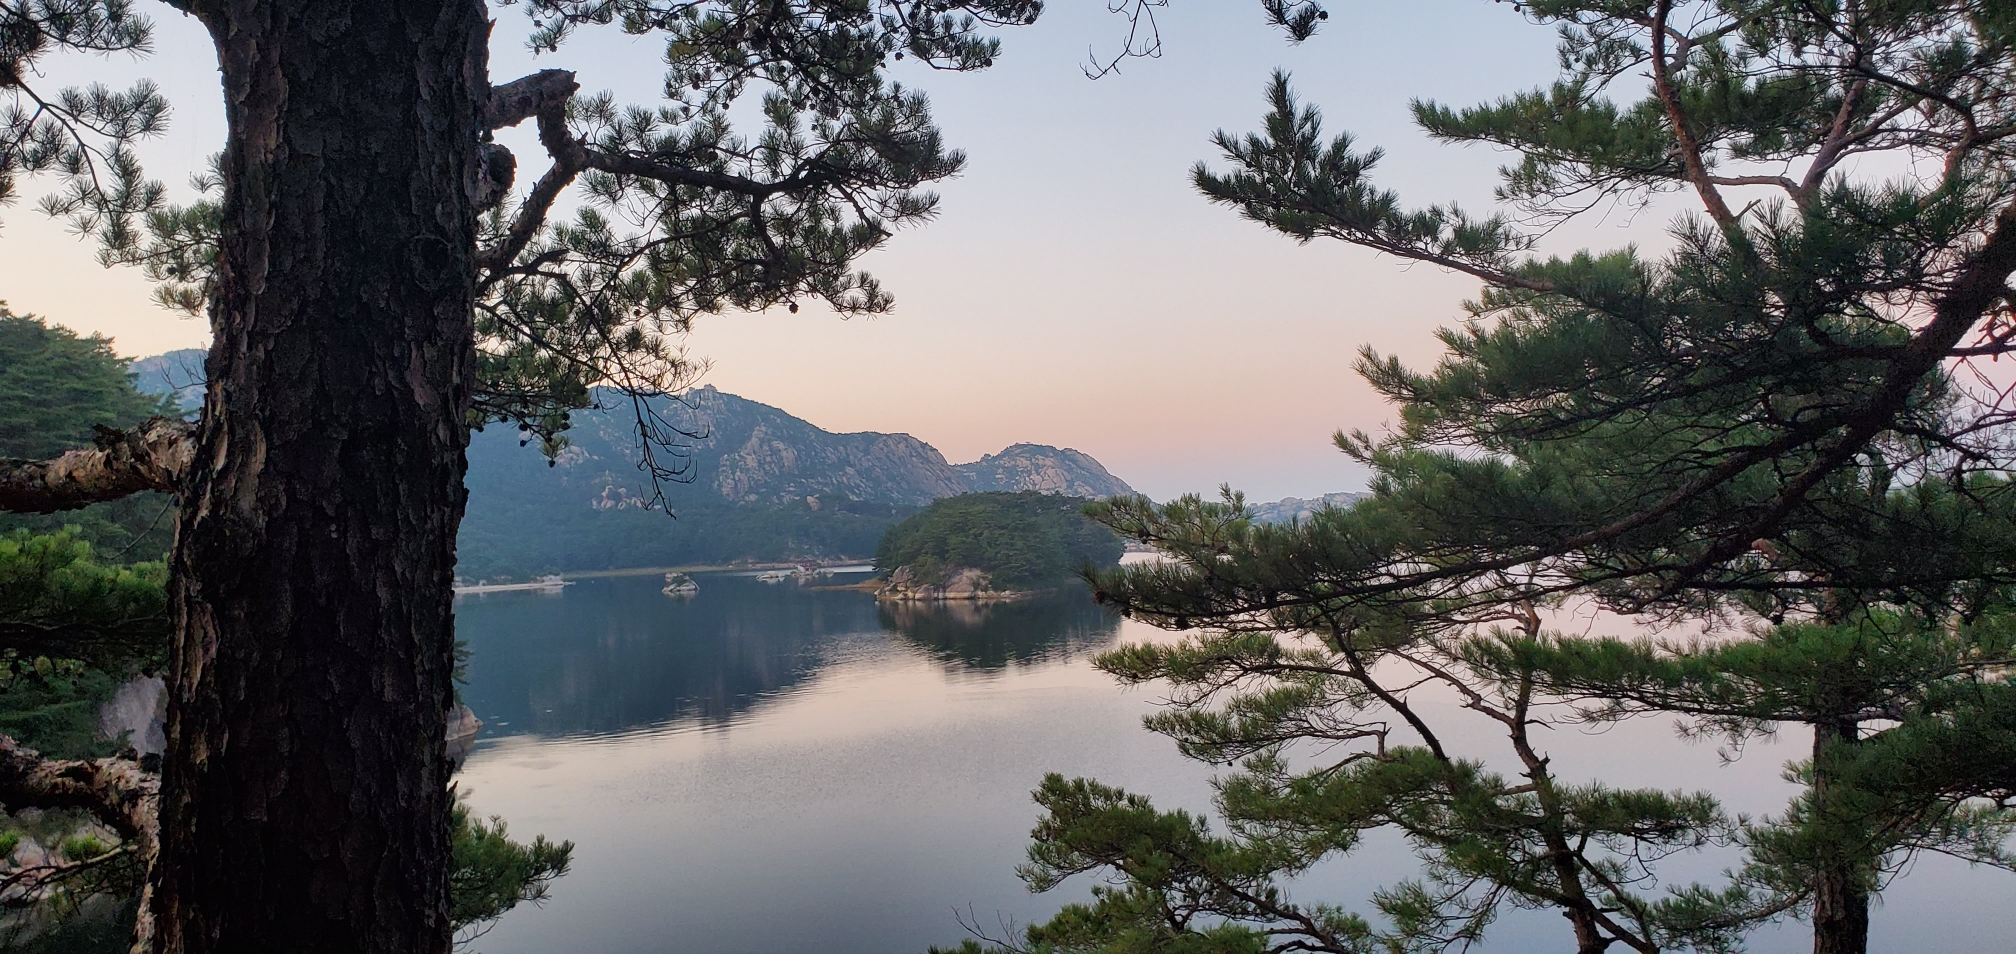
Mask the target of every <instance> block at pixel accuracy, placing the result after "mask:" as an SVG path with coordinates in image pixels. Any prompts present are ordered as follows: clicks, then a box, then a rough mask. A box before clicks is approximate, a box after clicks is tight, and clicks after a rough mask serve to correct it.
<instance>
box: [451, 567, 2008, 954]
mask: <svg viewBox="0 0 2016 954" xmlns="http://www.w3.org/2000/svg"><path fill="white" fill-rule="evenodd" d="M699 580H700V585H701V592H700V595H699V596H697V597H695V598H694V599H692V600H690V601H675V600H671V599H667V598H665V597H664V596H662V595H660V594H659V593H658V587H659V586H660V585H662V584H661V583H659V582H657V581H656V580H655V579H654V578H633V579H615V580H590V581H585V582H583V583H581V584H578V585H576V586H573V587H569V588H568V592H567V594H566V595H565V596H563V597H559V598H551V597H547V598H541V597H539V596H538V595H536V594H497V595H495V596H491V597H488V598H485V599H482V600H469V599H465V600H463V601H462V602H461V603H460V604H458V607H457V612H458V614H459V616H460V618H461V624H460V625H461V627H462V633H463V635H464V636H465V637H466V638H468V639H469V641H470V644H471V645H472V647H473V648H474V649H475V653H476V654H475V658H474V660H473V662H472V665H471V672H470V683H469V685H468V686H466V687H465V688H464V695H465V698H466V699H467V701H468V702H469V704H470V705H471V707H473V708H474V709H475V710H476V712H477V714H478V715H479V716H481V717H482V718H483V719H484V720H485V721H486V722H489V723H491V724H490V726H489V727H488V728H486V729H485V730H484V733H483V739H484V741H483V742H482V743H481V744H480V746H479V748H478V749H477V751H476V753H475V754H474V755H473V756H471V758H470V760H469V763H468V766H467V767H466V768H465V769H464V770H463V772H462V774H461V776H460V785H461V788H462V789H463V790H464V791H469V792H472V793H473V802H474V804H475V806H476V807H477V808H478V810H479V811H481V812H484V813H496V814H499V815H502V816H504V817H505V818H506V819H508V820H509V821H510V822H511V825H512V830H513V831H514V832H517V833H519V834H521V835H528V836H529V835H530V834H532V833H535V832H539V833H544V834H546V835H548V836H550V837H554V838H568V839H572V840H573V841H574V842H575V843H576V845H577V848H576V853H575V864H574V871H573V873H572V874H569V875H568V876H567V877H566V878H563V879H562V880H561V881H560V882H559V883H558V884H557V885H556V886H555V897H554V899H553V900H552V901H550V902H549V903H548V904H547V905H546V906H545V907H544V908H543V909H531V908H529V907H528V908H526V909H524V910H521V911H518V912H514V913H513V914H512V915H510V916H509V917H507V918H506V919H505V920H504V922H503V923H502V924H501V925H499V926H498V927H497V929H496V930H495V931H493V932H492V933H491V934H489V935H488V936H486V937H484V938H483V939H482V940H481V941H479V942H477V944H476V948H477V949H479V950H481V951H485V952H488V954H519V952H528V954H529V952H540V954H546V952H552V951H561V950H580V951H587V952H594V954H631V952H636V954H643V952H661V951H680V952H694V954H734V952H762V954H769V952H786V951H821V952H837V954H857V952H858V954H870V952H878V954H921V952H922V951H923V950H924V949H925V947H926V946H928V945H931V944H941V945H942V944H951V943H956V942H957V941H958V940H959V939H960V938H961V937H963V936H964V934H963V932H962V930H961V929H960V927H959V924H958V921H957V920H956V919H955V912H957V913H959V914H960V915H965V914H966V912H968V911H969V910H970V912H971V915H970V917H971V918H973V919H976V920H977V921H978V923H979V924H980V926H981V927H983V929H998V926H999V925H1000V924H1001V923H1002V922H1003V921H1004V920H1007V921H1013V922H1019V923H1027V922H1028V921H1031V920H1034V919H1038V918H1041V917H1044V916H1046V915H1047V914H1048V913H1050V912H1052V911H1054V910H1056V908H1057V906H1058V905H1059V904H1061V903H1063V902H1065V901H1067V900H1073V899H1076V898H1079V897H1082V896H1083V895H1084V892H1085V891H1086V887H1087V886H1086V884H1082V883H1081V884H1074V885H1070V886H1067V888H1066V889H1064V890H1060V891H1058V892H1054V893H1052V894H1050V895H1043V896H1032V895H1030V894H1028V892H1027V891H1026V889H1024V888H1023V886H1022V885H1021V883H1020V882H1018V881H1016V880H1015V878H1014V876H1013V873H1012V869H1013V867H1014V865H1015V864H1017V863H1019V862H1020V861H1021V860H1022V859H1023V852H1024V850H1025V849H1026V847H1027V837H1028V831H1029V829H1030V827H1031V826H1032V825H1033V824H1034V823H1035V819H1036V810H1035V806H1034V805H1033V803H1031V802H1030V800H1029V797H1028V792H1029V790H1030V789H1031V788H1033V787H1034V786H1035V784H1036V783H1037V781H1038V780H1040V778H1041V777H1042V774H1043V773H1044V772H1046V771H1057V772H1062V773H1065V774H1067V775H1089V776H1093V777H1097V778H1099V779H1101V780H1103V781H1107V782H1110V783H1114V784H1119V785H1122V786H1124V787H1127V788H1130V789H1133V790H1136V791H1141V792H1145V793H1148V794H1151V795H1153V796H1154V797H1155V798H1156V800H1157V802H1158V804H1162V805H1164V806H1166V807H1175V806H1184V807H1189V808H1192V809H1205V808H1208V806H1209V799H1210V789H1209V786H1208V777H1209V774H1210V773H1209V770H1208V769H1207V768H1206V767H1204V766H1200V765H1197V764H1195V763H1191V762H1187V761H1185V760H1183V759H1182V758H1180V757H1179V756H1177V755H1176V753H1175V751H1174V746H1173V745H1172V744H1170V743H1169V742H1168V741H1167V740H1164V739H1161V738H1159V737H1156V736H1153V735H1150V734H1148V733H1147V732H1146V731H1144V730H1143V729H1141V728H1140V724H1139V720H1140V717H1141V715H1143V714H1144V713H1146V712H1148V711H1150V710H1151V708H1152V703H1153V701H1154V699H1155V698H1156V696H1155V693H1153V692H1152V691H1147V690H1131V691H1130V690H1121V689H1118V688H1116V687H1115V686H1114V685H1113V683H1112V681H1111V680H1110V679H1108V678H1107V677H1106V676H1104V675H1102V674H1100V673H1098V672H1096V671H1094V670H1092V669H1091V667H1090V666H1089V665H1088V664H1087V663H1086V661H1085V658H1084V657H1085V655H1086V653H1087V652H1088V651H1089V650H1091V649H1094V648H1096V647H1098V646H1101V645H1104V644H1106V643H1107V642H1109V641H1110V640H1111V639H1112V638H1113V637H1114V635H1115V634H1116V633H1118V634H1119V635H1121V636H1124V637H1125V638H1128V639H1139V638H1146V637H1150V636H1152V635H1154V633H1153V631H1151V630H1147V629H1145V628H1142V627H1139V626H1137V625H1136V624H1132V623H1128V624H1121V625H1119V626H1116V624H1115V623H1114V622H1113V621H1112V620H1111V619H1110V618H1108V617H1106V616H1105V615H1104V614H1103V613H1102V612H1101V611H1099V610H1097V609H1096V608H1094V607H1091V606H1090V605H1089V604H1088V603H1086V602H1084V601H1083V600H1082V599H1080V600H1076V601H1073V600H1056V601H1048V602H1044V603H1022V604H1004V605H1002V606H996V607H991V608H986V609H983V610H982V611H980V612H978V613H973V612H971V611H972V610H973V609H975V608H972V607H963V608H957V609H953V610H950V611H946V612H933V611H932V610H931V609H928V608H925V609H919V608H911V607H905V608H895V609H890V610H878V609H877V607H876V606H875V604H874V601H873V600H872V599H871V598H870V597H869V596H868V595H867V594H865V593H861V592H858V591H830V590H829V591H816V590H809V589H801V588H798V587H796V586H792V585H788V584H786V585H765V584H762V583H758V582H755V581H754V580H750V579H747V578H730V577H725V576H702V577H700V578H699ZM966 615H971V616H972V617H973V618H971V619H967V618H964V617H965V616H966ZM1431 707H1432V708H1434V709H1435V710H1437V712H1436V716H1435V717H1436V718H1445V719H1449V720H1452V721H1461V720H1463V719H1464V718H1465V714H1464V713H1462V712H1460V710H1457V709H1456V708H1455V706H1454V705H1453V704H1451V703H1448V702H1446V701H1444V702H1436V703H1431ZM500 723H509V724H500ZM1471 724H1473V725H1474V726H1475V728H1474V730H1473V731H1472V732H1470V733H1468V734H1463V735H1459V736H1457V737H1455V740H1454V742H1453V744H1454V746H1455V747H1457V748H1458V749H1461V750H1467V751H1465V752H1464V754H1470V755H1475V756H1480V757H1489V756H1491V755H1493V754H1495V751H1496V748H1497V747H1498V746H1499V743H1498V740H1497V738H1496V737H1495V736H1494V735H1493V734H1492V733H1491V731H1490V727H1489V726H1487V725H1485V724H1483V723H1481V722H1476V721H1473V722H1472V723H1471ZM1797 734H1798V733H1793V732H1788V733H1787V740H1786V744H1785V745H1783V746H1775V747H1774V746H1757V747H1754V748H1753V749H1752V750H1751V751H1750V752H1749V753H1748V754H1747V755H1746V756H1745V757H1744V758H1743V759H1742V760H1741V761H1739V762H1738V763H1736V764H1735V765H1732V766H1728V767H1723V766H1721V765H1720V764H1719V762H1718V760H1717V757H1716V753H1715V749H1714V746H1713V745H1685V744H1681V743H1679V742H1676V741H1674V740H1673V738H1672V734H1671V731H1670V728H1669V726H1668V725H1667V724H1665V723H1663V722H1659V721H1657V720H1645V721H1641V722H1639V723H1635V724H1631V725H1626V726H1622V727H1618V728H1615V729H1612V730H1611V731H1609V732H1607V733H1604V734H1602V735H1595V736H1587V737H1585V736H1584V734H1583V733H1582V732H1581V730H1578V729H1574V728H1565V727H1564V728H1561V729H1558V730H1555V732H1554V735H1555V736H1557V737H1559V742H1557V743H1556V744H1554V745H1553V746H1552V748H1553V749H1554V755H1555V766H1556V768H1557V769H1558V770H1559V771H1560V772H1561V774H1562V777H1563V778H1565V779H1582V778H1588V777H1591V776H1595V775H1601V776H1602V777H1603V778H1604V779H1605V780H1606V781H1608V782H1610V783H1611V784H1614V785H1652V786H1658V787H1661V788H1700V787H1710V788H1712V789H1713V790H1714V791H1715V792H1716V793H1717V794H1718V795H1720V796H1721V797H1723V799H1724V800H1725V802H1726V803H1727V804H1729V806H1730V807H1731V808H1732V809H1735V810H1739V811H1746V812H1751V813H1753V814H1755V813H1763V812H1769V811H1775V810H1778V809H1779V808H1780V807H1781V806H1782V805H1783V801H1784V798H1785V797H1786V795H1787V794H1788V793H1789V792H1790V791H1791V788H1790V786H1788V785H1786V784H1785V783H1783V782H1782V781H1780V780H1779V779H1778V777H1777V776H1778V771H1779V763H1780V762H1781V761H1782V760H1783V758H1785V757H1786V753H1788V752H1789V751H1791V750H1793V749H1796V748H1798V747H1800V746H1803V745H1804V744H1805V740H1804V739H1803V738H1793V736H1794V735H1797ZM1732 860H1733V856H1730V855H1727V854H1722V855H1714V856H1702V857H1695V858H1689V859H1684V860H1683V862H1682V863H1679V864H1673V865H1670V866H1669V867H1667V868H1666V869H1662V870H1665V871H1666V872H1667V873H1668V874H1669V875H1670V876H1672V877H1676V878H1696V877H1700V878H1712V877H1713V876H1714V875H1715V873H1716V872H1717V871H1718V870H1719V869H1720V868H1722V867H1724V866H1726V865H1727V864H1729V863H1731V861H1732ZM1410 867H1411V866H1410V865H1409V863H1408V861H1407V856H1406V853H1405V849H1404V846H1402V845H1401V844H1400V843H1399V841H1398V839H1397V838H1394V837H1391V836H1389V835H1381V836H1378V837H1374V838H1372V839H1370V840H1369V841H1368V843H1367V844H1366V845H1365V846H1364V847H1362V848H1361V849H1360V850H1359V851H1358V852H1356V853H1354V854H1353V855H1351V856H1349V857H1348V858H1345V859H1340V860H1337V861H1333V862H1330V863H1327V864H1325V865H1324V866H1322V867H1321V868H1319V869H1318V870H1317V871H1315V872H1312V873H1311V874H1310V875H1308V876H1307V877H1305V878H1304V879H1302V882H1301V883H1300V884H1298V885H1297V886H1296V894H1297V895H1298V896H1301V897H1305V898H1310V899H1315V898H1321V899H1326V900H1332V901H1338V902H1343V903H1346V904H1347V905H1355V904H1357V903H1359V902H1361V901H1362V899H1363V898H1364V897H1365V895H1366V894H1367V893H1368V892H1369V891H1370V890H1371V889H1372V888H1374V887H1376V886H1378V885H1380V884H1384V883H1389V882H1391V881H1395V880H1398V879H1399V878H1401V877H1404V876H1405V875H1406V873H1407V872H1408V871H1409V870H1410ZM2012 887H2016V878H2012V877H2011V876H2009V875H2006V874H1999V873H1995V872H1971V873H1970V872H1967V871H1966V870H1965V869H1964V867H1963V866H1961V865H1959V864H1957V863H1953V862H1950V861H1946V860H1944V859H1927V860H1924V861H1921V862H1919V863H1918V864H1917V865H1916V866H1915V868H1914V869H1913V870H1912V871H1911V872H1910V877H1909V878H1907V879H1906V880H1904V881H1902V882H1900V883H1899V884H1898V885H1897V886H1896V887H1895V888H1894V889H1893V890H1892V891H1890V892H1889V893H1888V894H1887V895H1886V896H1885V898H1884V901H1883V904H1882V905H1881V906H1880V907H1879V908H1878V909H1877V910H1876V912H1875V943H1874V945H1873V949H1874V950H1876V951H1879V952H1882V951H1905V950H1912V951H1918V950H1924V951H1942V952H1953V954H1968V952H1981V954H1986V952H1990V951H1996V952H2000V951H2006V950H2007V949H2008V947H2009V945H2008V942H2007V940H2006V938H2007V936H2008V934H2009V933H2010V931H2009V928H2010V927H2011V926H2012V925H2016V920H2012V919H2011V917H2010V916H2009V915H2008V914H2007V901H2008V897H2009V893H2010V889H2011V888H2012ZM1963 913H1964V914H1965V915H1966V916H1965V917H1956V916H1954V915H1956V914H1963ZM995 933H999V932H998V930H996V931H995ZM1806 937H1807V935H1805V933H1804V932H1803V925H1797V924H1794V925H1788V926H1786V927H1784V928H1781V929H1776V930H1773V931H1770V932H1766V933H1762V934H1759V935H1758V936H1757V937H1756V939H1755V942H1754V943H1753V945H1752V950H1753V951H1756V952H1759V954H1791V952H1795V951H1803V950H1807V949H1810V944H1811V942H1810V940H1807V939H1806ZM1907 939H1908V941H1907ZM1567 945H1568V939H1567V935H1566V928H1565V924H1564V923H1563V922H1562V921H1561V919H1560V918H1559V916H1558V915H1554V914H1551V913H1547V912H1510V913H1508V915H1507V916H1506V917H1505V919H1504V920H1503V921H1501V923H1500V924H1499V925H1498V926H1497V927H1496V928H1494V930H1493V933H1492V937H1491V941H1490V943H1487V944H1486V946H1485V948H1484V950H1486V951H1510V952H1527V951H1533V952H1541V951H1555V950H1565V949H1566V947H1567Z"/></svg>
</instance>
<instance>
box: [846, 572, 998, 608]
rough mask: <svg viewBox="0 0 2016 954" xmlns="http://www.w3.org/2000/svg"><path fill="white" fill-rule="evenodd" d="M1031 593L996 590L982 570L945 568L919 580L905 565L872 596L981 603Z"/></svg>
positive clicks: (877, 597)
mask: <svg viewBox="0 0 2016 954" xmlns="http://www.w3.org/2000/svg"><path fill="white" fill-rule="evenodd" d="M1033 595H1034V594H1033V593H1027V592H1021V591H1017V590H997V589H995V588H994V587H993V584H992V583H991V582H990V581H989V580H988V578H987V574H986V572H984V571H982V570H976V569H974V568H972V567H970V566H956V567H951V568H948V569H947V570H946V571H945V574H944V576H943V578H942V579H940V580H938V581H937V582H930V581H926V580H923V579H920V578H919V577H918V576H917V574H916V573H915V572H914V571H912V570H911V569H910V568H909V567H907V566H899V567H897V568H896V569H895V570H894V571H893V572H891V573H890V574H889V581H888V582H887V583H884V584H882V588H881V589H878V590H876V591H875V598H876V599H878V600H886V601H889V602H894V603H938V602H956V601H967V602H984V601H989V600H1018V599H1022V598H1023V597H1027V596H1033Z"/></svg>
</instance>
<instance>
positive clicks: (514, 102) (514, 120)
mask: <svg viewBox="0 0 2016 954" xmlns="http://www.w3.org/2000/svg"><path fill="white" fill-rule="evenodd" d="M580 89H581V84H579V83H576V82H574V73H573V71H571V70H540V71H539V72H537V73H534V74H532V75H530V76H524V77H520V78H518V79H515V80H512V81H511V82H509V83H505V84H504V85H502V86H493V87H491V88H490V101H489V102H487V103H484V104H483V117H482V119H483V128H484V129H502V128H504V127H506V126H516V125H518V124H519V123H522V122H524V121H525V120H527V119H531V118H532V117H534V116H537V115H539V114H540V113H541V112H544V111H545V110H547V109H548V108H550V107H557V106H564V105H565V104H566V102H567V100H569V99H571V98H573V96H574V94H575V92H577V91H579V90H580Z"/></svg>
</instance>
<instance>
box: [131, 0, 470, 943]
mask: <svg viewBox="0 0 2016 954" xmlns="http://www.w3.org/2000/svg"><path fill="white" fill-rule="evenodd" d="M192 6H194V7H195V8H196V12H197V14H198V16H199V17H201V18H202V19H203V21H204V23H205V25H206V26H207V27H208V28H209V29H210V32H211V35H212V37H213V38H214V40H215V41H216V44H217V49H218V53H219V60H220V65H221V69H222V74H223V85H224V94H225V101H226V110H227V115H228V118H229V122H230V144H229V148H228V150H227V151H226V153H225V156H224V175H225V210H224V226H223V236H222V246H221V254H220V262H219V273H218V274H219V282H218V286H217V290H216V296H215V299H214V301H213V303H212V312H211V320H212V327H213V330H214V332H215V339H214V344H213V345H212V348H211V353H210V359H209V367H208V372H209V379H210V385H209V393H208V397H207V399H206V403H205V406H204V411H203V422H202V426H201V428H200V432H199V436H198V445H197V452H196V462H195V464H194V465H193V467H192V468H191V474H190V476H189V478H188V483H187V485H186V488H185V491H184V494H183V504H182V512H181V516H180V521H179V523H178V526H177V539H176V548H175V552H174V557H173V569H174V576H175V582H174V584H173V591H172V595H173V600H174V612H175V618H176V627H177V632H176V639H175V650H174V662H173V666H172V668H171V672H170V673H169V677H168V682H169V687H170V691H171V693H172V695H171V697H170V698H171V703H170V708H169V718H168V754H167V756H166V758H165V760H164V764H163V773H162V787H163V792H162V802H161V821H162V827H161V850H160V857H159V861H158V863H157V864H156V866H155V868H154V872H153V875H152V877H151V882H150V893H151V902H150V905H149V910H150V911H151V912H152V915H153V927H154V932H155V938H156V942H155V943H156V949H157V950H158V951H161V952H164V954H202V952H233V954H239V952H242V954H254V952H257V954H267V952H282V951H285V952H332V954H333V952H344V954H362V952H370V954H405V952H416V954H418V952H424V954H442V952H445V951H447V950H448V948H449V944H450V930H449V925H448V907H447V876H446V872H447V860H448V839H447V827H446V819H447V816H448V807H449V806H448V798H449V796H448V793H447V785H448V771H449V766H448V760H447V757H446V753H445V751H444V746H443V732H444V718H445V712H446V710H447V708H448V702H449V698H450V669H451V655H452V648H451V647H452V643H453V639H452V615H451V608H450V601H451V598H452V591H451V585H452V575H453V564H454V534H455V527H456V524H457V522H458V521H459V519H460V517H461V514H462V505H463V490H462V474H463V469H464V458H463V450H464V447H465V445H466V442H467V430H466V427H465V426H464V422H463V413H464V409H465V408H466V407H467V406H468V398H469V374H470V369H471V365H472V362H473V351H472V344H471V341H472V338H471V334H472V332H471V324H470V307H471V295H472V284H473V283H472V275H473V254H474V245H475V213H474V212H473V210H472V209H471V207H470V203H469V198H468V197H469V195H470V191H471V189H472V188H473V187H474V184H475V170H476V149H477V143H478V135H479V129H478V108H477V107H478V103H479V101H480V99H481V97H482V96H484V95H487V81H486V79H485V72H484V70H485V64H484V44H485V42H486V41H487V34H488V27H487V22H486V18H485V11H484V7H483V4H482V2H481V0H345V2H341V3H334V2H329V0H257V2H255V0H223V2H221V3H217V4H205V3H203V2H202V0H196V2H195V3H193V4H192Z"/></svg>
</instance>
